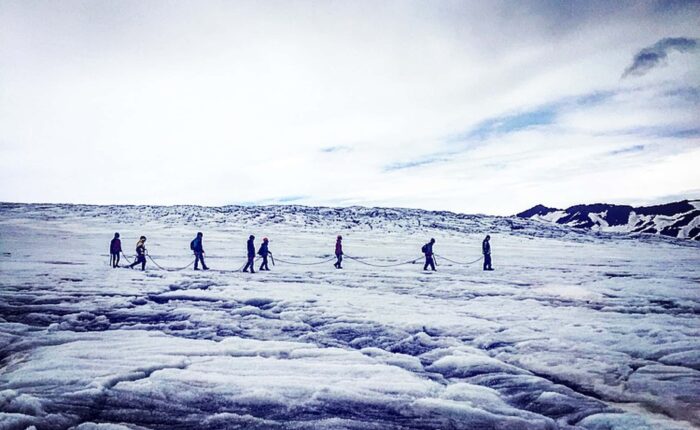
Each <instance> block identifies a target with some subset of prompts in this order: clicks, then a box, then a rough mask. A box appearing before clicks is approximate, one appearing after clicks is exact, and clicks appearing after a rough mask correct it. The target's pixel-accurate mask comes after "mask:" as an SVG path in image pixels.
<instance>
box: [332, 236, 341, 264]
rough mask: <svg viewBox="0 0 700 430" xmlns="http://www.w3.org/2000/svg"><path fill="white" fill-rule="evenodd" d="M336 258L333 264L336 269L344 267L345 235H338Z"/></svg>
mask: <svg viewBox="0 0 700 430" xmlns="http://www.w3.org/2000/svg"><path fill="white" fill-rule="evenodd" d="M335 258H336V262H335V264H334V265H333V266H334V267H335V268H336V269H342V268H343V266H341V263H342V262H343V236H340V235H338V238H337V239H336V240H335Z"/></svg>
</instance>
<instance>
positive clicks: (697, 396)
mask: <svg viewBox="0 0 700 430" xmlns="http://www.w3.org/2000/svg"><path fill="white" fill-rule="evenodd" d="M117 231H118V232H120V234H121V236H122V244H123V248H124V249H125V251H126V253H127V255H128V256H130V257H131V256H132V254H133V251H132V248H133V245H134V244H135V243H136V239H137V238H138V236H140V235H142V234H143V235H146V236H148V243H147V247H148V250H149V254H150V255H151V257H152V258H153V259H154V260H155V261H156V262H158V263H159V264H161V265H162V266H163V267H166V268H177V267H183V266H186V265H187V264H188V263H189V262H191V261H192V259H193V257H192V255H191V252H190V250H189V242H190V240H191V239H192V238H193V237H194V235H195V233H196V232H197V231H202V232H203V233H204V248H205V250H206V252H207V254H206V258H207V263H208V265H209V266H210V267H211V268H212V270H210V271H206V272H202V271H197V272H195V271H193V270H191V269H186V270H182V271H169V270H160V269H158V268H157V267H154V265H153V264H152V263H151V261H149V262H148V265H147V269H146V271H145V272H141V271H140V270H128V269H112V268H111V267H109V264H108V262H109V257H108V246H109V240H110V239H111V238H112V235H113V233H114V232H117ZM249 234H255V235H256V236H257V237H258V239H260V238H262V237H263V236H267V237H269V238H270V249H271V251H272V252H273V254H274V256H275V257H279V259H280V261H278V262H277V264H276V265H275V266H274V267H272V266H271V269H272V271H270V272H266V273H256V274H254V275H253V274H248V273H241V272H239V271H238V269H239V268H240V266H241V265H242V264H243V263H244V261H245V260H244V255H245V240H246V238H247V237H248V235H249ZM337 234H342V235H343V237H344V248H345V252H346V253H347V254H348V255H350V256H353V257H356V258H357V259H358V260H349V259H346V260H345V262H344V266H345V269H343V270H336V269H334V268H333V265H332V264H333V263H332V262H329V263H325V264H318V265H300V264H290V263H295V262H296V263H314V262H320V261H323V260H325V259H328V258H329V257H332V254H333V250H334V248H333V246H334V243H335V236H336V235H337ZM485 234H490V235H491V238H492V249H493V264H494V268H495V269H496V270H495V271H494V272H484V271H482V270H481V267H480V266H479V265H480V262H479V261H476V262H475V263H473V264H456V263H453V262H450V261H449V260H447V259H445V258H441V257H440V256H444V257H447V258H449V259H450V260H454V261H457V262H471V261H474V260H477V259H478V258H479V256H480V245H481V240H482V239H483V237H484V235H485ZM431 237H434V238H435V239H436V240H437V243H436V245H435V251H436V253H437V254H438V255H439V257H438V258H437V263H438V271H437V272H435V273H428V272H423V271H422V270H421V269H422V261H421V260H420V257H421V255H420V248H421V246H422V244H423V243H425V242H426V241H427V240H429V239H430V238H431ZM699 257H700V243H698V242H697V241H688V240H680V239H675V238H669V237H663V236H653V235H635V236H629V235H623V234H616V233H610V232H605V231H588V230H580V229H572V228H569V227H567V226H560V225H556V224H546V223H542V222H538V221H534V220H529V219H522V218H518V217H492V216H483V215H464V214H455V213H451V212H430V211H421V210H411V209H392V208H361V207H351V208H312V207H303V206H266V207H242V206H225V207H196V206H171V207H158V206H82V205H54V204H50V205H49V204H46V205H42V204H11V203H2V204H0V429H25V428H32V426H33V427H34V428H36V429H81V430H86V429H178V428H181V429H186V428H212V429H307V428H314V429H588V430H602V429H692V428H699V427H700V318H699V315H700V294H699V293H698V288H699V286H700V264H698V262H699V261H700V259H699ZM415 259H418V262H417V263H416V264H410V263H409V264H404V265H399V266H396V267H373V266H368V265H366V264H362V262H365V263H370V264H376V265H378V266H382V265H392V264H396V263H400V262H405V261H411V260H415ZM282 260H283V261H285V263H283V262H282ZM122 264H124V262H122Z"/></svg>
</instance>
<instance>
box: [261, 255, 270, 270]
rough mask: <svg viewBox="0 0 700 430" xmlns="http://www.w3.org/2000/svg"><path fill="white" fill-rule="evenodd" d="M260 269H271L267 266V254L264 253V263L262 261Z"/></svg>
mask: <svg viewBox="0 0 700 430" xmlns="http://www.w3.org/2000/svg"><path fill="white" fill-rule="evenodd" d="M258 270H270V268H269V267H267V255H262V263H260V268H259V269H258Z"/></svg>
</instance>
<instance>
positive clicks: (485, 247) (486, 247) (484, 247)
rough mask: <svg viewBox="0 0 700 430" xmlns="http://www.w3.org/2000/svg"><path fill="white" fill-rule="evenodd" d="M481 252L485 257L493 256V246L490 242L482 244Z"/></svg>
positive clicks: (485, 241) (486, 241)
mask: <svg viewBox="0 0 700 430" xmlns="http://www.w3.org/2000/svg"><path fill="white" fill-rule="evenodd" d="M481 250H482V251H483V252H484V255H491V244H490V243H489V241H488V240H484V241H483V242H482V244H481Z"/></svg>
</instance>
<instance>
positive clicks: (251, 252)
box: [248, 239, 255, 257]
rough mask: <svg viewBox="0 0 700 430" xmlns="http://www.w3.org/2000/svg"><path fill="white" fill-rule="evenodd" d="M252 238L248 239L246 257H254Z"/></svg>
mask: <svg viewBox="0 0 700 430" xmlns="http://www.w3.org/2000/svg"><path fill="white" fill-rule="evenodd" d="M253 240H254V239H248V257H255V243H253Z"/></svg>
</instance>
